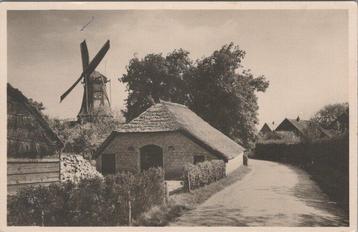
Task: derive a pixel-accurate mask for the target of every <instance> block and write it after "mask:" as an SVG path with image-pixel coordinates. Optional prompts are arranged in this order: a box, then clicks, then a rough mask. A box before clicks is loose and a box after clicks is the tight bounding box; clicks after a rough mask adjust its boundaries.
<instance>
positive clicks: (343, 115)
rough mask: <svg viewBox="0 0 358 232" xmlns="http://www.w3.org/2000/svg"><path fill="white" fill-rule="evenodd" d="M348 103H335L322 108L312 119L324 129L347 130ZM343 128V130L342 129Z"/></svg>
mask: <svg viewBox="0 0 358 232" xmlns="http://www.w3.org/2000/svg"><path fill="white" fill-rule="evenodd" d="M348 109H349V106H348V103H336V104H329V105H326V106H324V107H323V108H322V109H321V110H319V111H318V112H317V113H316V114H315V115H314V116H313V117H312V118H311V121H313V122H315V123H318V125H320V126H321V127H322V128H324V129H332V130H336V131H343V130H347V129H348V115H349V113H348V111H349V110H348ZM342 126H343V128H342Z"/></svg>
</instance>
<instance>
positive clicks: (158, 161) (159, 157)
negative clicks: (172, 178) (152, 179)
mask: <svg viewBox="0 0 358 232" xmlns="http://www.w3.org/2000/svg"><path fill="white" fill-rule="evenodd" d="M153 167H154V168H156V167H163V150H162V148H160V147H159V146H156V145H147V146H144V147H142V148H141V149H140V169H141V171H144V170H147V169H149V168H153Z"/></svg>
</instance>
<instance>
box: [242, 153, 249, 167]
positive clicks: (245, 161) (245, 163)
mask: <svg viewBox="0 0 358 232" xmlns="http://www.w3.org/2000/svg"><path fill="white" fill-rule="evenodd" d="M247 160H248V158H247V154H245V153H244V156H243V163H244V165H245V166H247Z"/></svg>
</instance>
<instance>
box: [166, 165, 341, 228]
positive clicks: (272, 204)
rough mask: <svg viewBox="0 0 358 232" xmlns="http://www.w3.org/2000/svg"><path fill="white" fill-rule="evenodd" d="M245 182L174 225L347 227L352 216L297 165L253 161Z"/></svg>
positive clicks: (198, 208) (220, 193)
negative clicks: (331, 200)
mask: <svg viewBox="0 0 358 232" xmlns="http://www.w3.org/2000/svg"><path fill="white" fill-rule="evenodd" d="M249 165H250V166H251V168H252V171H251V173H249V174H248V175H247V176H246V177H245V178H244V179H243V180H241V181H237V182H235V183H234V184H232V185H230V186H229V187H227V188H225V189H224V190H222V191H220V192H218V193H216V194H215V195H213V196H212V197H211V198H209V199H208V200H207V201H205V202H204V203H203V204H202V205H200V206H198V207H197V208H196V209H194V210H192V211H189V212H187V213H185V214H184V215H182V216H181V217H179V218H178V219H177V220H176V221H175V222H173V223H171V224H170V225H171V226H347V225H348V216H347V215H345V214H344V212H343V211H342V210H341V209H339V208H338V207H337V205H336V204H335V203H334V202H330V200H329V199H328V197H327V195H325V194H324V193H323V192H322V191H321V190H320V189H319V187H318V186H317V184H316V183H315V182H313V181H312V180H311V179H310V178H309V175H308V174H307V173H306V172H304V171H302V170H300V169H298V168H295V167H293V166H288V165H284V164H280V163H275V162H270V161H262V160H252V159H251V160H249Z"/></svg>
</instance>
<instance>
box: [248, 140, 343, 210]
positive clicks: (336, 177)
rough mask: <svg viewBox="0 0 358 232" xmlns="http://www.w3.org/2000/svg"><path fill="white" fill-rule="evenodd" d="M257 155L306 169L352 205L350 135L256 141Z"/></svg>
mask: <svg viewBox="0 0 358 232" xmlns="http://www.w3.org/2000/svg"><path fill="white" fill-rule="evenodd" d="M254 152H255V157H256V158H258V159H265V160H273V161H278V162H284V163H290V164H293V165H296V166H298V167H300V168H303V169H304V170H306V171H307V172H308V173H309V174H310V175H311V176H312V178H313V179H314V180H315V181H317V183H318V185H319V186H320V187H321V189H322V190H323V191H324V192H326V193H327V195H328V196H330V197H331V199H332V200H334V201H337V202H338V203H339V204H340V205H341V206H342V207H343V208H344V209H346V210H348V208H349V207H348V206H349V139H348V135H342V136H340V137H335V138H333V139H329V140H319V141H314V142H311V143H296V144H277V143H267V144H256V147H255V151H254Z"/></svg>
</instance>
